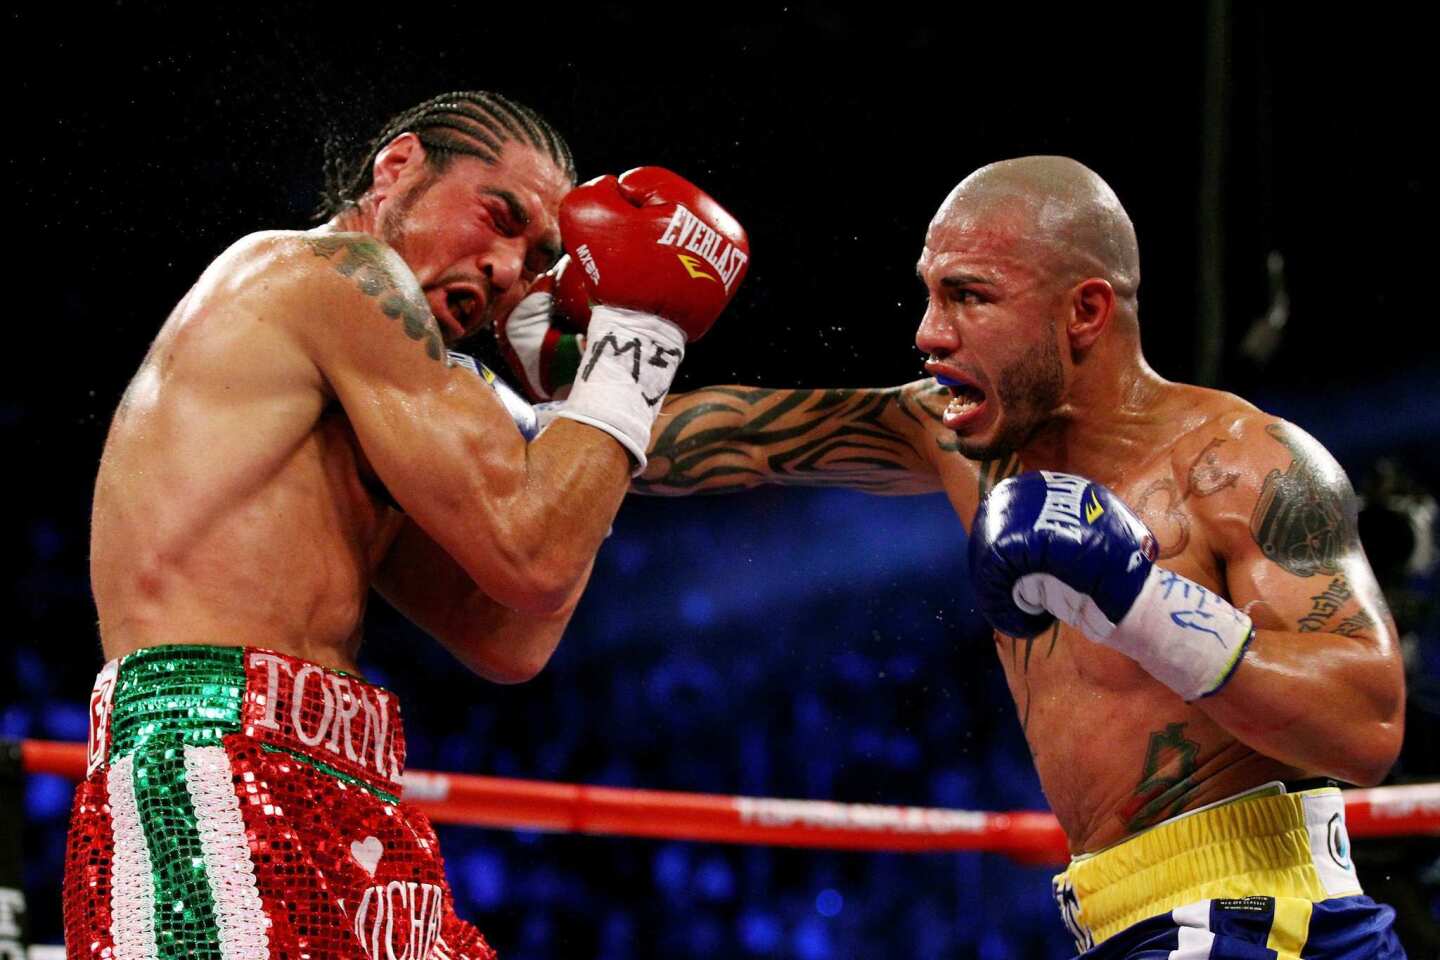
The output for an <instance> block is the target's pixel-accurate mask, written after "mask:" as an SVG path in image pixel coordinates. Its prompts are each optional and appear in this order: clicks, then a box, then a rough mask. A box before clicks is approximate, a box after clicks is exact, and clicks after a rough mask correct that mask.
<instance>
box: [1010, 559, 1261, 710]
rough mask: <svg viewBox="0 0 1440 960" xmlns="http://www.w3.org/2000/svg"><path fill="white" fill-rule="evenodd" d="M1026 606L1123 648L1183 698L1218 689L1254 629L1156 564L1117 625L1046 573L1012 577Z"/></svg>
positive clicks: (1190, 582) (1226, 606)
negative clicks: (1017, 578) (1052, 615)
mask: <svg viewBox="0 0 1440 960" xmlns="http://www.w3.org/2000/svg"><path fill="white" fill-rule="evenodd" d="M1014 596H1015V600H1016V602H1017V603H1019V604H1020V605H1021V607H1022V608H1024V609H1028V610H1031V611H1032V612H1039V610H1040V609H1042V608H1043V609H1045V610H1048V611H1050V612H1051V613H1053V614H1054V615H1055V616H1056V617H1057V618H1059V619H1060V620H1063V621H1065V622H1066V623H1068V624H1070V626H1072V627H1075V628H1076V629H1078V630H1079V631H1080V632H1081V633H1083V634H1085V636H1087V637H1089V638H1090V639H1091V640H1093V641H1095V642H1096V643H1099V644H1103V645H1104V646H1107V647H1110V648H1111V649H1113V650H1119V651H1120V652H1121V653H1123V654H1125V655H1126V656H1127V657H1129V658H1130V659H1132V660H1134V661H1135V662H1136V663H1138V664H1140V666H1141V667H1143V668H1144V669H1145V672H1146V673H1148V674H1150V675H1151V676H1152V677H1154V678H1155V679H1156V680H1159V681H1160V682H1161V683H1163V684H1165V686H1167V687H1169V688H1170V689H1171V690H1174V691H1175V692H1176V693H1178V694H1180V696H1181V697H1182V698H1183V699H1184V700H1185V701H1186V702H1189V701H1191V700H1198V699H1200V698H1201V697H1207V696H1209V695H1210V694H1212V693H1215V692H1216V691H1217V690H1219V689H1220V688H1221V687H1222V686H1224V685H1225V681H1227V680H1229V679H1230V676H1231V674H1233V673H1234V672H1235V669H1236V667H1238V666H1239V665H1240V657H1241V656H1242V655H1243V654H1244V653H1245V648H1246V647H1247V646H1249V644H1250V638H1251V637H1252V636H1253V635H1254V630H1253V625H1252V624H1251V622H1250V618H1249V617H1248V616H1246V615H1245V614H1243V613H1241V612H1240V611H1239V610H1236V609H1235V608H1234V607H1232V606H1231V605H1230V604H1229V603H1227V602H1226V601H1225V600H1223V599H1222V598H1220V597H1218V596H1216V595H1215V594H1213V593H1211V592H1210V591H1209V590H1206V589H1205V588H1204V587H1202V586H1200V584H1198V583H1196V582H1195V581H1193V580H1187V579H1186V578H1185V577H1182V576H1180V575H1179V574H1178V573H1172V572H1171V571H1169V570H1165V569H1163V568H1161V567H1158V566H1157V567H1151V568H1150V575H1149V576H1148V577H1147V578H1146V580H1145V586H1143V587H1142V588H1141V589H1140V593H1139V595H1138V596H1136V598H1135V603H1134V604H1133V605H1132V606H1131V607H1130V612H1129V613H1127V614H1126V615H1125V617H1124V619H1122V620H1121V621H1120V622H1119V623H1118V624H1117V623H1111V622H1110V619H1109V618H1108V617H1106V616H1105V614H1104V613H1102V612H1101V611H1100V610H1099V608H1097V607H1096V606H1095V603H1094V601H1092V600H1091V599H1090V598H1089V597H1087V596H1085V595H1084V594H1083V593H1080V592H1079V591H1077V590H1075V589H1074V588H1073V587H1070V586H1067V585H1066V584H1064V583H1061V582H1060V581H1059V580H1057V579H1056V578H1055V577H1054V576H1052V575H1050V574H1048V573H1032V574H1029V575H1028V576H1024V577H1021V578H1020V580H1019V581H1017V582H1016V584H1015V592H1014Z"/></svg>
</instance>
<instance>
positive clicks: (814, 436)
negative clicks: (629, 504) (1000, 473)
mask: <svg viewBox="0 0 1440 960" xmlns="http://www.w3.org/2000/svg"><path fill="white" fill-rule="evenodd" d="M947 400H948V393H947V392H946V391H945V390H944V388H942V387H939V386H937V385H936V384H935V383H934V381H930V380H922V381H917V382H915V383H910V384H906V385H905V386H902V387H891V388H887V389H858V390H771V389H767V388H763V387H709V388H706V389H704V390H697V391H695V392H693V393H686V394H680V395H677V396H674V397H671V398H670V399H669V400H668V401H666V403H665V408H664V411H663V412H662V413H661V415H660V420H659V423H658V424H657V429H658V433H657V434H656V435H655V436H654V438H653V439H652V441H651V445H650V452H649V461H650V466H649V468H648V469H647V470H646V471H645V474H644V476H642V477H640V478H639V479H637V480H636V481H635V482H634V484H633V487H632V489H634V490H636V491H637V492H640V493H649V494H655V495H659V496H682V495H686V494H693V493H733V492H735V491H738V490H745V489H749V488H751V487H754V486H758V485H760V484H765V483H773V484H780V485H784V486H812V487H852V488H855V489H858V490H864V491H867V492H869V493H882V494H904V493H926V492H930V491H934V490H937V489H939V486H940V481H939V474H938V471H937V469H936V467H935V465H934V463H933V461H932V459H931V457H932V455H933V454H932V453H931V451H928V450H926V449H925V447H926V445H927V444H930V443H936V441H934V440H931V439H929V438H930V437H931V425H932V424H938V423H939V422H940V413H941V411H942V410H943V409H944V407H945V403H946V402H947Z"/></svg>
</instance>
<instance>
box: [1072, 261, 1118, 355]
mask: <svg viewBox="0 0 1440 960" xmlns="http://www.w3.org/2000/svg"><path fill="white" fill-rule="evenodd" d="M1068 306H1069V310H1068V315H1067V317H1066V323H1065V326H1066V330H1065V332H1066V335H1067V336H1068V337H1069V339H1070V349H1072V350H1085V349H1088V348H1089V347H1090V345H1091V344H1093V343H1094V342H1095V341H1096V340H1097V339H1098V338H1099V336H1100V333H1101V331H1102V330H1104V329H1105V328H1106V326H1108V325H1109V323H1110V317H1111V316H1112V315H1113V314H1114V312H1115V288H1114V287H1112V286H1110V284H1109V282H1108V281H1106V280H1102V279H1100V278H1099V277H1090V278H1088V279H1085V280H1082V281H1080V282H1079V283H1078V284H1076V285H1075V286H1074V287H1072V288H1071V289H1070V303H1069V304H1068Z"/></svg>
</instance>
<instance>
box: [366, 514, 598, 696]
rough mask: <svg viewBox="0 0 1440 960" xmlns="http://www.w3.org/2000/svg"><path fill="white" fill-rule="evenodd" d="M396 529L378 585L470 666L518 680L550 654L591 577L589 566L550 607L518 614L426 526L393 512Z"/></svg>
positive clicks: (488, 676)
mask: <svg viewBox="0 0 1440 960" xmlns="http://www.w3.org/2000/svg"><path fill="white" fill-rule="evenodd" d="M395 522H396V523H397V525H398V532H397V533H396V535H395V539H394V541H393V542H392V544H391V546H390V549H389V550H388V552H387V553H386V555H385V559H384V561H383V562H382V563H381V564H380V567H379V569H378V570H376V572H375V581H374V586H375V589H376V590H378V591H379V592H380V594H381V595H382V596H384V597H385V599H386V600H388V601H390V603H391V604H392V605H393V606H394V607H395V608H396V609H397V610H399V611H400V612H401V613H402V614H404V615H405V616H406V617H408V618H409V619H410V620H411V621H412V622H413V623H415V624H417V625H418V626H419V627H420V628H421V629H423V630H425V632H427V633H429V634H430V635H431V636H432V637H434V638H435V639H436V640H438V641H440V643H441V644H442V645H443V646H444V647H445V648H446V649H447V650H449V651H450V652H451V654H453V655H454V656H455V658H456V659H457V660H459V661H460V662H461V663H463V664H465V666H467V667H469V668H470V669H471V670H472V671H474V672H475V673H477V674H479V675H480V676H482V677H484V678H485V679H487V680H491V681H494V682H495V683H522V682H524V681H526V680H529V679H530V678H532V677H534V676H535V675H536V674H538V673H539V672H540V670H541V669H542V668H543V667H544V666H545V664H546V663H547V662H549V660H550V656H551V654H553V653H554V652H555V648H556V647H557V646H558V645H559V643H560V637H561V635H562V634H563V633H564V632H565V627H566V625H567V624H568V623H569V622H570V617H571V615H572V614H573V613H574V612H575V605H576V604H577V603H578V602H579V600H580V595H581V594H582V593H583V592H584V588H585V583H586V581H588V580H589V578H590V569H591V568H590V567H589V566H587V567H586V568H585V575H584V576H582V577H581V578H580V582H579V583H577V584H576V585H575V588H574V589H573V590H572V591H571V594H570V596H569V597H568V598H567V599H566V600H565V602H564V604H562V605H561V606H560V608H559V609H558V610H556V611H554V612H553V613H541V614H532V613H522V612H520V611H518V610H512V609H511V608H509V607H506V606H504V605H503V604H500V603H497V602H496V601H495V600H494V599H492V598H491V597H489V596H488V595H486V594H485V592H484V591H482V590H480V589H479V588H478V587H476V586H475V584H474V583H473V582H472V581H471V579H470V577H469V575H468V574H466V573H465V571H464V570H462V569H461V568H460V566H459V565H458V564H457V563H455V561H454V560H452V559H451V558H450V556H449V554H447V553H445V551H443V550H442V549H440V547H438V546H436V544H435V541H434V540H433V539H431V538H430V536H429V535H428V534H426V533H425V531H423V530H421V529H420V528H419V527H418V526H416V525H415V522H414V521H413V520H410V519H409V518H408V517H396V518H395Z"/></svg>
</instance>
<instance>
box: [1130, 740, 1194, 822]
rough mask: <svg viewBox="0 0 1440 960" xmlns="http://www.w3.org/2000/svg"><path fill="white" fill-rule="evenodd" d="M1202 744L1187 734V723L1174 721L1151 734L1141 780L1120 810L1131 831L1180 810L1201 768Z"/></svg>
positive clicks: (1170, 815)
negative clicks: (1190, 738)
mask: <svg viewBox="0 0 1440 960" xmlns="http://www.w3.org/2000/svg"><path fill="white" fill-rule="evenodd" d="M1199 760H1200V744H1198V743H1196V742H1195V741H1194V740H1187V739H1186V738H1185V724H1183V723H1171V724H1167V725H1166V726H1165V729H1164V730H1156V731H1154V732H1152V733H1151V734H1150V745H1149V746H1148V747H1147V748H1146V750H1145V765H1144V767H1143V768H1142V769H1141V772H1140V782H1139V784H1137V785H1136V787H1135V792H1134V793H1133V794H1132V795H1131V797H1130V802H1129V803H1128V804H1126V805H1125V807H1124V808H1123V809H1122V810H1121V816H1123V817H1124V818H1125V827H1126V829H1128V830H1130V831H1131V832H1132V833H1133V832H1134V831H1136V830H1144V829H1145V828H1146V827H1150V826H1154V825H1155V824H1157V823H1159V822H1160V821H1161V820H1167V819H1169V818H1170V817H1173V816H1174V815H1175V814H1177V813H1179V812H1180V810H1181V808H1183V807H1184V806H1185V800H1186V797H1187V796H1188V795H1189V793H1190V791H1191V789H1193V787H1194V785H1195V782H1194V775H1195V771H1196V770H1197V769H1199V766H1200V763H1199Z"/></svg>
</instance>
